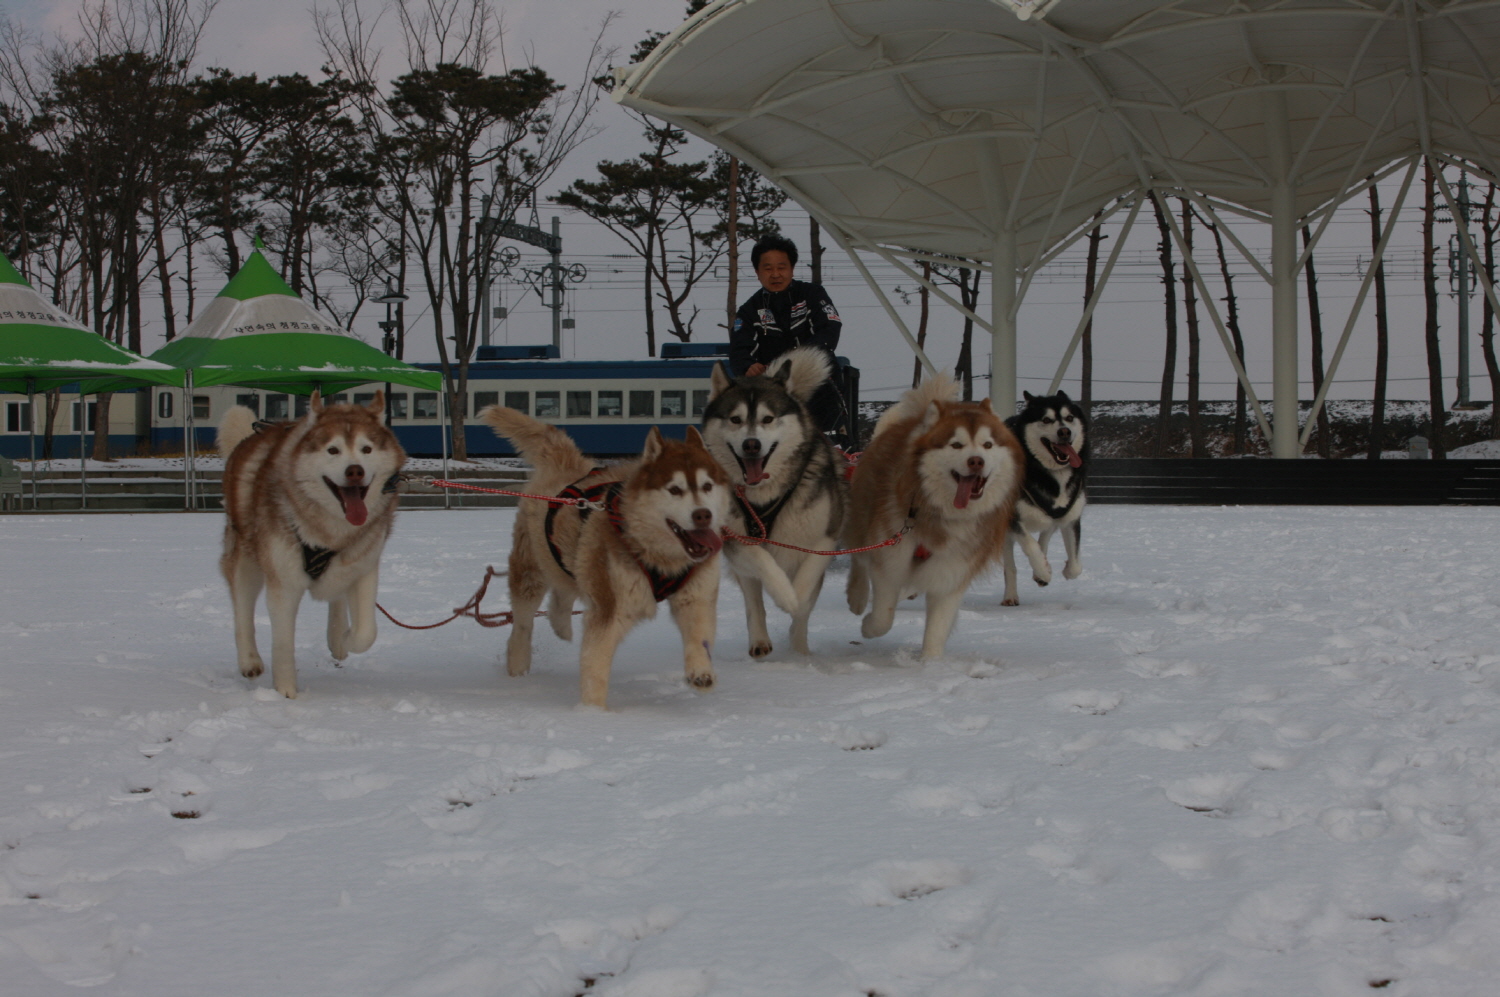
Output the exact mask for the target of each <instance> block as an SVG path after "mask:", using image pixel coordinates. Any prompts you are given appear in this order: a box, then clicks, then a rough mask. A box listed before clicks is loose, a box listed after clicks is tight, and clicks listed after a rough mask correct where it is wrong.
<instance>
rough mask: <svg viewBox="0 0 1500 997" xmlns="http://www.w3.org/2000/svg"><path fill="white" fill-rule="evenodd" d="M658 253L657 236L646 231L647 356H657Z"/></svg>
mask: <svg viewBox="0 0 1500 997" xmlns="http://www.w3.org/2000/svg"><path fill="white" fill-rule="evenodd" d="M655 253H656V236H655V235H654V234H653V233H651V232H647V233H646V260H645V263H646V287H645V292H646V356H648V357H654V356H656V309H655V307H654V303H653V302H652V300H651V291H652V287H651V262H652V260H653V259H654V258H655V257H654V254H655Z"/></svg>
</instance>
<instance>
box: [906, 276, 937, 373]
mask: <svg viewBox="0 0 1500 997" xmlns="http://www.w3.org/2000/svg"><path fill="white" fill-rule="evenodd" d="M922 277H923V278H924V279H925V280H928V281H931V280H932V264H931V263H928V262H927V261H926V260H923V261H922ZM930 297H931V294H930V292H929V291H928V290H927V285H926V284H922V285H920V286H919V287H918V289H917V298H918V300H919V301H921V304H922V309H921V311H920V312H919V313H918V318H917V348H918V349H925V348H926V346H927V319H928V317H929V315H930V314H931V308H930V307H929V298H930ZM921 383H922V360H921V358H920V357H913V358H912V361H911V386H912V387H913V388H915V387H916V386H917V385H919V384H921Z"/></svg>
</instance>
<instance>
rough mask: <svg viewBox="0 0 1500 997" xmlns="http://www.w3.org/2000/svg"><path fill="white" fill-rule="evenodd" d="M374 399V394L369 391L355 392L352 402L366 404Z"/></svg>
mask: <svg viewBox="0 0 1500 997" xmlns="http://www.w3.org/2000/svg"><path fill="white" fill-rule="evenodd" d="M374 400H375V395H374V394H373V393H371V392H369V391H359V392H355V395H354V404H356V405H365V406H368V405H369V404H370V403H371V402H373V401H374Z"/></svg>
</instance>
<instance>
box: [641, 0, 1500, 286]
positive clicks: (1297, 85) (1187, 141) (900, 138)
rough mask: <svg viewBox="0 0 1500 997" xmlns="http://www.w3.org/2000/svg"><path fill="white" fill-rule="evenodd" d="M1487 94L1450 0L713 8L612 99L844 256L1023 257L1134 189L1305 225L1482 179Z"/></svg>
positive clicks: (1490, 99)
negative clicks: (719, 153)
mask: <svg viewBox="0 0 1500 997" xmlns="http://www.w3.org/2000/svg"><path fill="white" fill-rule="evenodd" d="M1497 73H1500V10H1497V8H1496V7H1495V5H1493V4H1489V3H1475V2H1466V0H1426V2H1422V3H1417V2H1414V0H1170V2H1161V0H1150V2H1148V0H1034V2H1026V0H774V2H773V0H720V2H718V3H715V4H712V5H711V6H709V7H707V8H705V9H704V10H703V11H701V12H700V13H698V14H697V15H695V16H694V17H692V18H690V19H689V20H687V21H686V22H684V23H683V25H682V26H681V27H679V28H678V29H677V30H676V31H674V32H673V33H672V34H671V35H669V36H668V37H667V38H666V39H665V40H664V41H663V42H662V43H661V44H660V45H659V46H658V47H657V48H656V50H655V51H654V52H653V53H652V54H651V55H650V56H649V57H647V58H646V59H645V60H644V61H642V62H641V63H639V64H637V65H635V66H632V67H630V68H629V69H628V70H621V71H620V73H619V76H620V84H619V86H618V87H617V89H616V92H615V99H616V100H618V101H620V102H621V103H623V104H625V105H626V106H628V107H631V108H633V109H636V110H638V111H643V112H647V113H650V114H653V115H657V116H659V117H662V118H665V119H667V120H669V121H672V122H674V123H676V124H678V125H680V126H682V127H683V128H685V129H687V130H688V131H690V132H692V133H694V134H696V135H699V136H701V137H703V138H705V139H707V140H709V141H711V142H713V143H715V144H717V145H719V146H721V147H723V148H724V149H726V150H728V151H730V152H732V153H734V154H736V155H738V156H740V157H741V158H743V159H744V160H745V161H747V162H749V163H751V164H752V165H753V166H755V167H756V168H757V169H759V170H761V171H762V172H763V173H765V174H766V175H767V176H769V177H771V178H772V179H774V180H775V181H776V182H777V183H778V184H780V185H781V186H783V187H784V188H785V189H786V190H788V191H789V192H790V193H791V194H792V196H793V197H794V198H795V199H796V200H797V201H798V202H800V203H801V204H802V205H803V206H804V207H806V208H808V209H809V210H810V211H812V212H813V213H814V214H816V215H818V216H819V217H821V218H822V220H823V221H824V222H825V224H829V225H833V226H836V227H837V228H838V229H839V230H842V232H843V233H844V234H845V235H846V236H847V237H849V238H850V239H852V240H854V241H855V242H861V241H863V242H866V243H870V244H883V245H886V246H893V247H916V248H921V249H926V250H930V251H939V252H945V253H954V254H960V255H964V256H970V257H977V258H981V259H985V258H989V257H990V254H991V253H992V251H993V247H994V245H995V243H996V241H997V234H998V233H999V232H1001V231H1004V230H1006V229H1014V230H1016V231H1017V233H1018V248H1019V249H1020V251H1021V253H1022V254H1023V258H1024V257H1025V256H1026V255H1031V256H1033V258H1034V257H1035V255H1037V254H1038V253H1039V252H1040V251H1041V250H1045V249H1046V248H1047V247H1049V246H1051V245H1054V244H1056V243H1057V242H1058V241H1059V240H1060V239H1061V238H1062V237H1063V236H1065V235H1066V234H1067V233H1068V232H1069V231H1070V230H1073V229H1075V228H1077V227H1078V226H1079V225H1081V224H1082V223H1084V222H1085V221H1086V220H1087V219H1088V218H1089V217H1090V216H1091V215H1092V214H1093V213H1094V212H1095V211H1096V210H1098V208H1099V207H1100V206H1101V205H1103V204H1105V203H1107V202H1108V201H1109V200H1110V199H1111V198H1113V197H1114V196H1116V195H1120V194H1124V193H1126V192H1128V191H1130V190H1134V189H1140V188H1142V187H1145V186H1158V187H1176V188H1185V189H1190V190H1195V191H1199V192H1202V193H1203V194H1205V195H1208V196H1210V197H1212V198H1214V199H1216V200H1218V201H1220V202H1227V203H1229V204H1232V205H1235V206H1237V207H1239V208H1240V209H1242V210H1244V211H1246V212H1249V213H1251V214H1254V215H1259V216H1264V215H1266V214H1268V213H1269V212H1270V211H1271V206H1272V200H1273V197H1275V195H1276V191H1277V189H1278V187H1281V186H1283V185H1285V186H1286V187H1287V188H1289V189H1290V191H1291V196H1292V197H1294V199H1295V209H1296V211H1297V213H1298V214H1299V215H1305V214H1306V213H1307V212H1309V211H1311V210H1312V209H1314V208H1316V207H1317V206H1319V205H1321V204H1324V203H1326V202H1328V201H1329V200H1330V199H1332V198H1334V197H1335V196H1336V195H1337V194H1338V193H1339V192H1340V191H1341V190H1343V189H1345V188H1346V187H1347V186H1348V185H1349V184H1351V183H1353V182H1357V181H1358V180H1359V179H1361V178H1363V177H1364V176H1366V175H1368V174H1370V173H1372V172H1375V171H1377V170H1379V168H1380V167H1381V166H1382V165H1387V164H1390V163H1392V162H1394V161H1397V160H1399V159H1402V158H1404V157H1408V156H1412V155H1415V154H1417V153H1420V152H1423V151H1428V150H1429V149H1430V150H1431V151H1434V152H1437V153H1440V154H1447V155H1450V156H1456V157H1462V158H1466V159H1469V160H1471V161H1473V162H1475V163H1478V164H1480V165H1481V166H1483V167H1484V168H1485V169H1487V170H1489V171H1490V172H1492V173H1497V174H1500V169H1497V168H1496V167H1495V166H1494V164H1495V162H1496V160H1497V158H1500V157H1496V155H1495V145H1496V143H1495V140H1494V138H1493V136H1494V135H1496V134H1497V133H1500V109H1497V107H1496V101H1495V80H1496V76H1497Z"/></svg>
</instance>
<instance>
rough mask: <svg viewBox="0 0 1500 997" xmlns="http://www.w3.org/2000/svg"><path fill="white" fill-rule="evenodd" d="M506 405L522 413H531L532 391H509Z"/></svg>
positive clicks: (506, 394)
mask: <svg viewBox="0 0 1500 997" xmlns="http://www.w3.org/2000/svg"><path fill="white" fill-rule="evenodd" d="M505 407H506V408H513V409H515V410H516V411H517V412H519V413H521V414H522V415H530V414H531V392H529V391H507V392H506V393H505Z"/></svg>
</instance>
